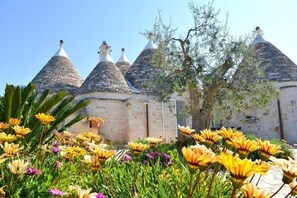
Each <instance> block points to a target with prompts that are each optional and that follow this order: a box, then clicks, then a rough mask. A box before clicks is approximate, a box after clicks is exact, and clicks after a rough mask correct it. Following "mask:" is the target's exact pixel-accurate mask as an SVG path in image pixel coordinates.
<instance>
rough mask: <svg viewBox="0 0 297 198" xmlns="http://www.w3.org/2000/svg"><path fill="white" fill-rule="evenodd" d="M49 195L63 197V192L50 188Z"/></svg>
mask: <svg viewBox="0 0 297 198" xmlns="http://www.w3.org/2000/svg"><path fill="white" fill-rule="evenodd" d="M49 193H50V194H51V195H52V196H63V195H64V192H62V191H60V190H58V189H53V188H50V189H49Z"/></svg>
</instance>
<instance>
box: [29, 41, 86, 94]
mask: <svg viewBox="0 0 297 198" xmlns="http://www.w3.org/2000/svg"><path fill="white" fill-rule="evenodd" d="M63 44H64V43H63V40H61V41H60V49H59V50H58V51H57V53H56V54H55V55H54V56H53V57H52V58H51V59H50V60H49V61H48V62H47V63H46V65H45V66H44V67H43V68H42V69H41V70H40V71H39V73H38V74H37V75H36V76H35V77H34V78H33V80H32V83H34V84H37V91H38V92H42V91H44V90H45V89H51V92H52V93H55V92H58V91H62V90H66V91H68V92H69V93H71V94H75V93H76V92H77V90H78V88H79V87H80V86H81V84H82V83H83V79H82V77H81V76H80V75H79V74H78V72H77V70H76V69H75V66H74V65H73V64H72V63H71V61H70V59H69V58H68V56H67V54H66V52H65V50H64V49H63Z"/></svg>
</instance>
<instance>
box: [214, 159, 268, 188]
mask: <svg viewBox="0 0 297 198" xmlns="http://www.w3.org/2000/svg"><path fill="white" fill-rule="evenodd" d="M216 161H217V162H218V163H220V164H222V165H223V166H224V167H225V168H226V169H227V171H228V172H229V173H230V175H231V182H232V185H233V187H234V188H235V189H238V188H240V187H241V186H242V185H243V183H244V181H245V180H246V179H247V178H248V177H250V176H251V175H253V174H257V173H258V174H264V173H265V172H263V168H262V166H263V165H262V164H260V165H257V164H255V163H254V162H252V161H250V160H248V159H243V160H241V159H240V158H239V157H238V156H232V155H228V154H225V153H221V154H220V155H219V156H217V158H216Z"/></svg>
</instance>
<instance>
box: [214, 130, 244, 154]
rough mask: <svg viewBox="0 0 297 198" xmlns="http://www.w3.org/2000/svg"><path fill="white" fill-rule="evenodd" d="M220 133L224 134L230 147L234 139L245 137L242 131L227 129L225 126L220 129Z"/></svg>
mask: <svg viewBox="0 0 297 198" xmlns="http://www.w3.org/2000/svg"><path fill="white" fill-rule="evenodd" d="M218 133H219V134H220V135H221V136H223V138H224V141H225V145H226V147H228V148H229V149H230V148H231V147H232V139H234V138H241V137H244V135H243V133H242V132H239V131H233V129H232V128H229V129H228V130H227V129H226V128H225V127H222V128H221V129H220V130H218Z"/></svg>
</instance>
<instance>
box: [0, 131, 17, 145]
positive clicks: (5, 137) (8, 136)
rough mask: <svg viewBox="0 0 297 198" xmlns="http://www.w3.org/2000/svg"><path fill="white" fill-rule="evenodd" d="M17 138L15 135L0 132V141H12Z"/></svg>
mask: <svg viewBox="0 0 297 198" xmlns="http://www.w3.org/2000/svg"><path fill="white" fill-rule="evenodd" d="M17 139H18V138H17V136H16V135H11V134H6V133H4V132H2V133H0V143H1V142H13V141H15V140H17Z"/></svg>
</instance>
